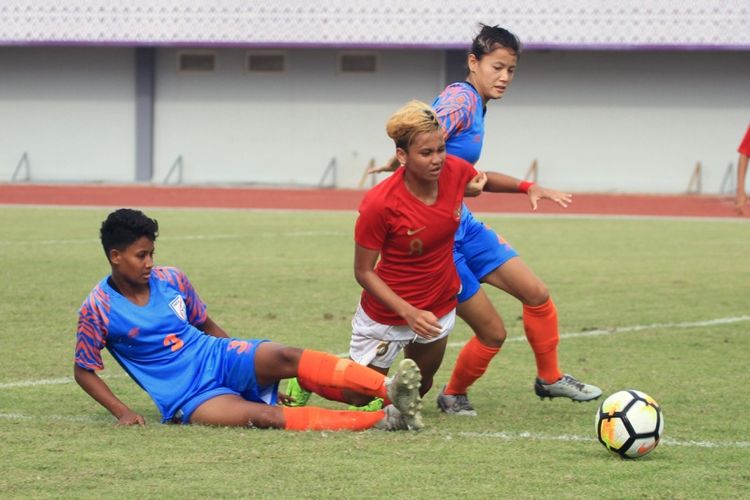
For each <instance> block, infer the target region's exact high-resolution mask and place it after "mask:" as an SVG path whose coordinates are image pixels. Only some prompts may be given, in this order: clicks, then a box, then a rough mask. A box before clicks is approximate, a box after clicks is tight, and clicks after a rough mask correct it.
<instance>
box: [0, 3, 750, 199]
mask: <svg viewBox="0 0 750 500" xmlns="http://www.w3.org/2000/svg"><path fill="white" fill-rule="evenodd" d="M480 22H481V23H486V24H498V25H501V26H503V27H505V28H507V29H510V30H511V31H513V32H515V33H516V34H517V35H518V36H519V37H520V39H521V41H522V42H523V45H524V52H523V53H522V55H521V57H520V60H519V65H518V70H517V72H516V78H515V80H514V82H513V84H512V85H511V87H510V89H509V91H508V92H507V93H506V95H505V97H504V98H503V99H502V100H501V101H496V102H492V103H490V104H489V106H488V113H487V122H486V136H485V147H484V151H483V155H482V159H481V161H480V163H479V164H478V167H479V168H480V169H485V170H496V171H502V172H505V173H509V174H511V175H515V176H517V177H533V176H535V175H536V176H537V180H539V181H540V182H543V183H545V184H547V185H552V186H554V187H556V188H559V189H564V190H568V191H573V192H614V193H667V194H669V193H684V192H686V191H693V192H703V193H708V194H718V193H731V192H733V190H734V182H735V173H734V168H735V165H734V163H735V162H736V160H737V153H736V148H737V145H738V144H739V142H740V140H741V138H742V136H743V134H744V132H745V130H746V128H747V125H748V122H749V121H750V0H734V1H709V0H705V1H701V0H681V1H678V0H660V1H649V2H645V1H643V2H638V1H593V0H589V1H586V0H579V1H563V0H558V1H546V2H528V1H520V0H506V1H504V2H487V1H473V0H454V1H452V2H450V3H447V2H433V1H425V0H410V1H398V0H384V1H379V2H371V1H364V0H321V1H316V2H309V1H303V0H281V1H254V2H250V1H239V0H212V1H208V0H204V1H201V0H148V1H147V0H131V1H128V2H119V1H112V0H72V1H54V0H35V1H16V0H0V182H37V183H50V182H52V183H156V184H165V183H168V184H174V183H182V184H242V185H263V186H298V187H307V186H310V187H318V186H320V187H339V188H356V187H363V186H364V185H365V184H366V185H367V186H369V185H370V183H371V182H372V181H371V180H370V179H367V180H365V178H364V176H363V174H364V172H365V170H366V168H367V167H368V165H373V164H382V163H384V162H385V161H386V160H387V158H388V157H389V156H390V155H391V154H392V151H393V146H392V143H391V141H390V140H389V139H388V138H387V136H386V135H385V131H384V125H385V122H386V120H387V118H388V117H389V116H390V114H391V113H392V112H393V111H395V110H396V109H397V108H398V107H399V106H400V105H401V104H403V103H404V102H406V101H408V100H410V99H420V100H424V101H427V102H431V101H432V99H433V98H434V96H435V95H437V93H439V92H440V91H441V90H442V88H443V87H444V86H445V85H446V84H447V83H450V82H452V81H456V80H461V79H463V77H464V68H465V59H466V51H467V49H468V48H469V44H470V42H471V39H472V38H473V36H474V35H475V34H476V32H477V31H478V23H480ZM534 167H535V168H534Z"/></svg>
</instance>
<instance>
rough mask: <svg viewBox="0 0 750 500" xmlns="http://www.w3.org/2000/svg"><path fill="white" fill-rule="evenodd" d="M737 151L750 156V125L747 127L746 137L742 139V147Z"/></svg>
mask: <svg viewBox="0 0 750 500" xmlns="http://www.w3.org/2000/svg"><path fill="white" fill-rule="evenodd" d="M737 152H738V153H741V154H743V155H745V156H750V127H747V132H745V138H744V139H742V143H741V144H740V147H739V148H737Z"/></svg>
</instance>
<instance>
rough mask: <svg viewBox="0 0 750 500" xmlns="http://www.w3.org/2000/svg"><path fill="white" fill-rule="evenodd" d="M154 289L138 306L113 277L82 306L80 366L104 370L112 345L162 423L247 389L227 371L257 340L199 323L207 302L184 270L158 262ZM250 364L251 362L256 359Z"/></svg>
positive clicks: (77, 356)
mask: <svg viewBox="0 0 750 500" xmlns="http://www.w3.org/2000/svg"><path fill="white" fill-rule="evenodd" d="M149 288H150V292H151V293H150V297H149V301H148V303H147V304H146V305H144V306H139V305H136V304H134V303H132V302H131V301H129V300H128V299H127V298H125V297H124V296H123V295H121V294H120V293H119V292H118V291H117V290H115V289H114V288H112V286H110V284H109V282H108V278H105V279H103V280H102V281H101V282H100V283H99V284H98V285H97V286H96V287H94V289H93V290H92V291H91V293H90V294H89V296H88V297H87V298H86V300H85V301H84V302H83V305H82V306H81V309H80V311H79V316H78V331H77V338H76V351H75V362H76V364H78V366H80V367H82V368H84V369H87V370H101V369H102V368H103V367H104V365H103V362H102V357H101V350H102V349H103V348H105V347H106V348H107V350H108V351H109V352H110V353H111V354H112V356H113V357H114V358H115V360H117V362H118V363H120V365H121V366H122V367H123V369H125V371H126V372H127V373H128V374H129V375H130V376H131V377H132V378H133V380H135V381H136V382H137V383H138V385H140V386H141V387H142V388H143V389H144V390H145V391H146V392H147V393H148V394H149V396H151V399H153V400H154V403H156V406H157V407H158V408H159V411H160V412H161V414H162V417H163V420H164V421H167V420H169V419H171V418H172V416H173V415H174V414H175V413H176V412H177V411H178V410H182V409H183V407H185V406H186V405H187V406H190V407H191V408H192V409H194V407H195V406H196V401H197V402H201V401H204V400H206V399H208V398H209V397H212V396H215V395H218V394H226V393H234V394H236V393H241V392H242V391H243V390H244V389H245V387H244V386H243V387H240V388H237V387H234V388H232V389H229V388H227V387H226V385H227V384H226V377H225V374H224V373H223V372H224V371H226V370H227V367H228V363H229V362H232V360H233V359H234V358H232V355H233V354H234V355H236V354H237V353H240V354H243V353H245V352H249V350H250V348H251V344H250V343H248V342H245V341H239V340H235V339H229V338H217V337H213V336H210V335H206V334H205V333H203V332H202V331H201V330H199V329H198V328H197V326H201V325H203V323H205V321H206V318H207V315H206V305H205V304H204V303H203V302H202V301H201V299H200V297H199V296H198V294H197V293H196V291H195V289H194V288H193V286H192V285H191V284H190V281H189V280H188V278H187V276H186V275H185V274H184V273H183V272H182V271H180V270H179V269H177V268H174V267H155V268H154V269H153V270H152V273H151V277H150V278H149ZM228 351H233V354H232V353H230V354H227V353H228ZM247 363H248V364H247V366H248V367H250V366H251V363H252V360H248V361H247ZM253 375H254V374H252V373H251V374H249V375H247V376H245V375H243V377H242V378H243V381H242V383H245V382H246V381H249V380H251V381H252V382H253V383H254V376H253ZM243 397H244V395H243ZM196 398H197V399H196ZM270 401H271V400H269V402H270Z"/></svg>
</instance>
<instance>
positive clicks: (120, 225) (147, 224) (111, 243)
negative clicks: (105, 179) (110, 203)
mask: <svg viewBox="0 0 750 500" xmlns="http://www.w3.org/2000/svg"><path fill="white" fill-rule="evenodd" d="M99 234H100V236H101V240H102V247H104V254H105V255H106V256H107V259H109V251H110V250H112V249H113V248H114V249H117V250H120V251H122V250H125V248H127V247H128V246H130V245H132V244H133V243H134V242H135V241H136V240H137V239H138V238H141V237H143V236H145V237H146V238H148V239H150V240H151V241H156V237H157V236H158V235H159V223H158V222H156V220H155V219H151V218H149V217H147V216H146V214H144V213H143V212H141V211H140V210H134V209H132V208H119V209H117V210H115V211H114V212H112V213H111V214H109V215H108V216H107V218H106V219H105V220H104V222H102V227H101V229H100V230H99Z"/></svg>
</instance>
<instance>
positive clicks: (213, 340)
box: [74, 209, 422, 430]
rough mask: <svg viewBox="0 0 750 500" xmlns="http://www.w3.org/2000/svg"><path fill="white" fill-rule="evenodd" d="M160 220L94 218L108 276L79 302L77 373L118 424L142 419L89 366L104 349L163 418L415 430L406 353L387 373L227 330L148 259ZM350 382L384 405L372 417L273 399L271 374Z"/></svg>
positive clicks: (338, 384)
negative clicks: (388, 375) (287, 404)
mask: <svg viewBox="0 0 750 500" xmlns="http://www.w3.org/2000/svg"><path fill="white" fill-rule="evenodd" d="M157 233H158V224H157V222H156V221H155V220H153V219H150V218H148V217H147V216H146V215H144V214H143V213H142V212H140V211H138V210H131V209H119V210H116V211H114V212H112V213H111V214H109V216H108V217H107V219H106V220H105V221H104V222H103V224H102V226H101V241H102V246H103V247H104V251H105V254H106V255H107V258H108V260H109V263H110V267H111V275H109V276H108V277H106V278H104V279H103V280H102V281H101V282H100V283H99V284H98V285H97V286H96V287H94V289H93V290H92V291H91V293H90V294H89V296H88V297H87V298H86V300H85V301H84V302H83V305H82V306H81V309H80V311H79V320H78V332H77V339H76V350H75V365H74V374H75V380H76V382H78V384H79V385H80V386H81V387H82V388H83V389H84V391H86V392H87V393H88V394H89V395H90V396H91V397H92V398H93V399H95V400H96V401H98V402H99V403H100V404H101V405H102V406H104V407H105V408H106V409H107V410H109V411H110V413H112V415H114V416H115V418H117V421H118V423H119V424H121V425H133V424H140V425H143V424H145V419H144V418H143V416H142V415H140V414H138V413H136V412H135V411H133V410H132V409H130V408H129V407H128V406H127V405H126V404H125V403H124V402H122V401H121V400H120V399H119V398H118V397H117V396H115V394H114V393H113V392H112V391H111V389H110V388H109V386H108V385H107V384H106V383H105V382H104V381H103V380H102V379H101V378H100V377H99V376H98V375H97V374H96V371H98V370H101V369H102V368H103V367H104V365H103V362H102V356H101V351H102V349H104V348H106V349H107V350H108V351H109V352H110V353H111V354H112V356H113V357H114V358H115V360H117V362H118V363H119V364H120V365H121V366H122V368H123V369H124V370H125V371H126V372H127V373H128V375H130V377H131V378H132V379H133V380H134V381H135V382H136V383H137V384H138V385H139V386H141V388H143V389H144V390H145V391H146V392H147V393H148V395H149V396H150V397H151V399H152V400H153V401H154V403H155V404H156V406H157V408H158V409H159V412H160V413H161V416H162V422H175V423H183V424H187V423H197V424H205V425H225V426H251V427H259V428H278V429H287V430H343V429H347V430H361V429H367V428H371V427H375V428H381V429H386V430H407V429H411V430H418V429H420V428H421V427H422V423H421V415H420V409H421V399H420V397H419V383H420V380H421V375H420V373H419V369H418V368H417V366H416V364H415V363H414V362H413V361H411V360H404V361H403V362H402V363H401V364H400V365H399V367H398V370H397V372H396V374H395V375H394V377H393V378H391V379H388V378H386V377H384V376H383V375H382V374H380V373H378V372H376V371H374V370H371V369H369V368H367V367H364V366H361V365H358V364H356V363H354V362H352V361H350V360H346V359H340V358H337V357H336V356H333V355H331V354H326V353H323V352H318V351H312V350H306V349H298V348H295V347H288V346H284V345H280V344H276V343H273V342H269V341H266V340H246V339H236V338H230V337H229V336H228V335H227V334H226V332H225V331H224V330H223V329H222V328H221V327H220V326H219V325H218V324H217V323H216V322H214V321H213V319H211V317H209V316H208V314H207V312H206V305H205V304H204V303H203V302H202V301H201V299H200V297H199V296H198V294H197V293H196V291H195V289H194V288H193V286H192V285H191V284H190V281H189V280H188V278H187V276H186V275H185V274H184V273H183V272H182V271H180V270H179V269H177V268H174V267H159V266H154V261H153V254H154V242H155V240H156V237H157ZM291 377H298V378H299V379H300V380H309V381H311V383H312V384H311V385H315V386H317V387H323V388H327V387H331V388H338V389H346V390H354V391H357V392H361V393H365V394H370V395H372V396H373V397H379V398H385V399H386V400H388V401H390V402H391V403H392V404H390V405H388V406H386V408H385V409H384V410H381V411H378V412H375V413H374V414H373V415H372V416H367V415H368V414H367V413H362V412H356V411H335V410H327V409H323V408H316V407H304V408H303V407H300V408H289V407H282V406H278V405H277V404H276V402H277V398H278V385H279V380H280V379H284V378H291Z"/></svg>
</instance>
